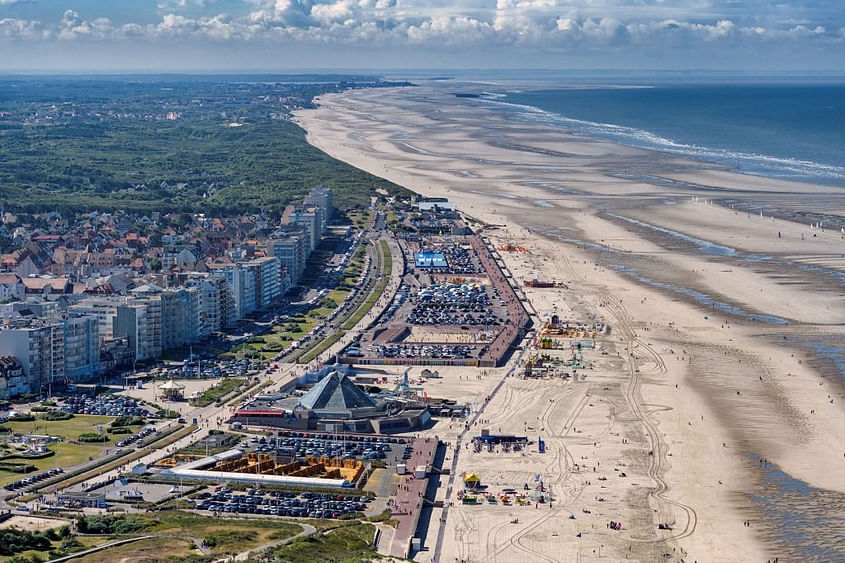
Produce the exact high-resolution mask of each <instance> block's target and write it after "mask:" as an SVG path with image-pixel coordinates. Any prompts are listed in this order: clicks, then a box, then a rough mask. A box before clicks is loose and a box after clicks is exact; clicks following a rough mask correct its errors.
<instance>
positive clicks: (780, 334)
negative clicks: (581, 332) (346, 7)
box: [297, 86, 845, 561]
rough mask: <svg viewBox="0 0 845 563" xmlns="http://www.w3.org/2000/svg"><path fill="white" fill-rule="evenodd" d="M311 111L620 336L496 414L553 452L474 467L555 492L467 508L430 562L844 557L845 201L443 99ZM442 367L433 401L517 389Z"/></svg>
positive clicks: (340, 146) (544, 293) (418, 97)
mask: <svg viewBox="0 0 845 563" xmlns="http://www.w3.org/2000/svg"><path fill="white" fill-rule="evenodd" d="M297 120H298V121H299V123H300V124H301V125H302V126H303V127H304V128H305V129H306V130H307V131H308V138H309V141H310V142H311V143H312V144H314V145H315V146H317V147H319V148H321V149H323V150H324V151H326V152H327V153H329V154H330V155H332V156H334V157H336V158H339V159H341V160H344V161H346V162H349V163H351V164H353V165H355V166H357V167H359V168H362V169H364V170H367V171H369V172H371V173H373V174H376V175H378V176H381V177H384V178H386V179H388V180H391V181H393V182H396V183H398V184H401V185H404V186H406V187H408V188H410V189H412V190H414V191H416V192H418V193H420V194H422V195H426V196H444V197H448V198H450V199H451V200H453V201H454V202H455V203H456V204H457V206H458V208H459V209H460V210H461V211H462V212H464V213H466V214H467V215H468V216H470V217H472V218H475V219H476V220H478V221H479V222H481V223H483V224H486V225H488V227H486V228H484V229H482V232H483V234H484V235H485V236H487V237H488V238H489V239H490V240H491V242H492V243H493V244H496V245H499V244H517V245H520V246H523V247H525V248H527V249H528V252H527V253H502V254H503V259H504V261H505V262H506V264H507V265H508V267H509V268H510V270H511V271H512V272H513V274H514V277H515V278H516V279H517V280H518V281H521V280H524V279H532V278H540V279H548V278H551V279H556V280H559V281H563V282H566V283H567V284H568V286H569V287H568V289H564V288H559V289H544V290H527V294H528V297H529V299H530V301H531V304H532V306H533V307H534V309H536V311H537V315H538V318H544V316H546V315H550V314H552V313H559V314H565V315H571V316H572V317H574V318H590V317H593V316H598V317H602V318H603V319H604V320H605V321H606V322H607V323H608V325H609V326H610V327H611V331H610V334H609V335H607V336H605V337H604V338H603V339H600V341H599V344H598V348H597V350H595V351H592V355H591V362H592V368H591V369H589V370H587V372H586V374H587V376H586V378H583V379H578V380H574V381H573V380H571V379H570V380H562V379H543V380H533V379H521V378H518V377H515V376H514V377H510V378H508V379H507V380H506V381H505V383H504V385H503V386H502V387H501V389H500V390H499V392H498V393H497V394H496V395H495V396H494V397H493V398H492V400H491V401H490V402H489V404H488V405H487V407H486V408H485V410H484V412H483V415H482V416H481V417H480V418H481V419H482V420H486V421H489V422H485V423H483V424H480V425H479V428H478V430H479V431H480V430H481V428H482V427H485V428H491V429H492V430H493V431H498V429H500V428H501V431H502V432H510V433H521V434H526V435H529V436H531V437H532V439H534V440H536V438H537V437H540V436H542V437H543V438H544V439H545V440H546V441H547V443H548V446H549V449H548V451H547V453H545V454H539V453H537V452H536V445H535V446H534V449H533V451H529V452H528V453H527V454H526V455H525V456H522V455H520V454H512V453H511V454H503V453H502V452H498V453H490V452H479V453H474V452H469V451H462V452H461V454H460V455H459V458H458V470H459V471H477V472H479V473H480V474H482V477H483V479H484V480H485V482H487V483H488V484H489V485H490V487H491V490H495V489H497V488H502V487H514V488H517V487H520V488H521V487H522V486H523V485H524V484H525V483H527V482H529V481H533V479H534V477H535V476H537V475H539V476H541V478H542V479H543V480H544V483H545V484H547V485H548V486H549V487H550V488H551V490H552V492H553V495H554V497H555V499H556V502H555V503H553V505H552V506H548V505H544V506H538V507H536V508H535V507H534V506H529V507H519V508H517V507H514V506H502V505H496V506H483V507H479V506H462V505H456V506H455V507H453V509H452V510H450V511H449V512H448V517H447V521H446V523H445V525H444V529H445V530H448V532H447V533H445V536H444V538H443V542H442V544H439V545H438V544H437V531H438V530H439V522H438V521H437V519H438V517H439V516H440V514H439V513H437V512H435V514H434V515H433V518H432V526H430V527H429V534H428V536H427V539H426V544H427V545H429V546H430V548H431V549H430V550H429V551H424V552H421V553H420V554H418V555H417V559H419V560H425V559H426V558H431V557H432V555H433V554H434V553H437V554H438V555H439V556H440V560H441V561H453V560H455V559H456V558H457V559H459V560H470V561H497V560H498V561H514V560H530V561H577V560H593V559H600V558H610V559H625V558H629V559H639V560H643V561H654V560H656V559H658V558H662V557H663V556H664V555H667V556H668V557H671V558H673V560H677V559H680V558H681V557H683V558H684V560H686V561H693V560H698V561H713V560H728V561H762V560H766V559H772V558H774V557H781V558H783V559H790V560H803V559H808V558H813V557H816V558H818V557H821V558H822V559H827V560H833V559H842V558H843V557H845V551H843V549H844V548H843V547H842V546H843V545H845V520H844V519H843V518H844V517H843V513H842V511H841V510H840V511H838V512H837V507H842V506H845V500H843V499H845V440H843V438H842V436H845V416H843V415H845V411H843V404H845V395H843V386H842V374H841V373H839V372H838V370H837V369H836V368H835V364H834V363H833V360H831V359H829V358H826V357H824V354H825V353H827V352H826V351H830V350H833V352H831V354H833V353H834V352H836V351H837V350H839V353H841V347H842V342H845V334H843V333H844V332H845V329H843V324H845V297H843V293H845V292H843V285H845V283H843V279H845V278H844V277H843V273H845V258H843V255H845V240H843V237H842V235H841V233H839V231H838V229H831V228H829V226H830V223H828V228H823V227H824V225H822V226H820V227H816V226H813V227H811V226H810V223H818V222H819V221H820V220H823V219H819V218H820V217H827V218H828V221H830V218H831V217H834V216H835V215H836V214H837V213H840V212H841V211H842V206H843V205H842V202H841V199H842V198H841V196H840V195H839V194H840V193H841V190H840V189H838V188H830V187H821V186H813V185H808V184H799V183H793V182H785V181H774V180H769V179H765V178H759V177H753V176H747V175H742V174H737V173H734V172H732V171H730V170H728V169H727V168H725V167H724V166H719V165H714V164H710V163H704V162H696V161H692V160H686V159H682V158H679V157H676V156H673V155H667V154H660V153H654V152H649V151H645V150H640V149H635V148H630V147H621V146H618V145H615V144H612V143H608V142H604V141H598V140H593V139H586V138H583V137H575V136H572V135H568V134H567V133H566V132H565V131H562V130H560V129H558V128H554V127H550V126H546V125H543V124H541V123H536V124H533V123H525V122H517V121H514V120H512V119H508V118H506V117H504V116H503V115H502V114H500V113H496V112H493V111H490V110H489V109H488V108H485V107H484V106H483V104H480V103H479V102H477V101H473V100H466V99H459V98H455V97H454V96H452V95H450V94H448V93H447V92H445V91H444V90H440V89H438V88H437V87H429V86H422V87H419V88H409V89H396V90H382V89H379V90H369V91H368V90H356V91H352V92H347V93H343V94H338V95H329V96H325V97H324V98H323V99H321V100H320V107H319V108H318V109H316V110H305V111H301V112H299V113H298V114H297ZM761 209H762V210H763V216H762V217H761V216H760V210H761ZM819 343H825V344H824V345H822V344H819ZM837 343H838V346H839V347H840V348H837ZM825 346H827V348H826V347H825ZM443 373H444V378H443V380H439V381H436V382H429V383H427V384H426V385H427V386H430V387H432V389H433V390H432V391H430V392H429V393H430V394H432V395H433V394H434V392H435V391H434V390H436V392H437V393H438V396H449V395H450V394H452V398H455V397H466V396H469V387H467V384H470V385H471V384H473V383H475V385H476V391H475V392H476V393H477V394H478V395H477V396H482V395H484V394H485V393H487V392H489V391H488V390H489V389H492V388H494V387H495V383H496V382H497V379H496V378H500V377H501V370H497V371H496V372H493V373H490V374H488V375H485V376H484V377H482V378H481V379H479V380H478V381H477V382H473V381H472V378H473V377H472V376H469V375H467V374H466V372H460V371H458V372H450V371H449V370H444V372H443ZM462 374H463V375H462ZM461 377H464V378H468V379H460V378H461ZM456 378H458V381H453V380H454V379H456ZM453 387H454V388H453ZM471 430H472V431H474V429H471ZM432 432H433V433H436V434H438V435H440V436H441V437H442V436H446V437H447V439H449V438H450V437H452V438H454V437H456V436H457V433H458V428H453V429H448V428H445V427H444V426H441V425H438V426H436V427H435V428H434V429H433V431H432ZM529 449H530V448H529ZM449 455H450V456H451V455H454V454H453V453H450V454H449ZM622 473H624V474H625V477H621V474H622ZM600 477H602V478H603V479H601V480H600V479H599V478H600ZM440 494H443V492H442V491H441V492H440ZM599 499H601V500H599ZM820 499H824V500H825V503H826V505H827V506H828V507H829V509H828V508H825V507H823V506H819V505H818V500H820ZM444 500H445V501H446V502H447V503H448V502H450V501H451V502H454V500H455V499H454V497H453V498H451V499H444ZM573 516H574V518H572V517H573ZM515 519H518V523H512V521H513V520H515ZM610 520H615V521H622V522H623V529H622V530H610V529H609V528H608V527H607V522H608V521H610ZM822 522H824V525H820V524H821V523H822ZM658 524H669V525H670V527H671V528H672V529H671V530H660V529H658ZM579 534H580V536H579ZM813 546H816V548H813ZM818 546H823V547H821V548H819V547H818ZM837 546H838V547H837ZM812 549H821V551H815V552H814V551H812ZM684 554H685V555H684ZM820 554H821V555H820Z"/></svg>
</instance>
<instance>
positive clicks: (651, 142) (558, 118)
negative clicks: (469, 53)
mask: <svg viewBox="0 0 845 563" xmlns="http://www.w3.org/2000/svg"><path fill="white" fill-rule="evenodd" d="M480 101H483V102H486V103H488V104H490V105H494V106H499V107H501V108H503V109H506V110H511V113H512V115H515V116H517V117H519V118H522V119H526V120H529V121H534V122H540V123H544V124H547V125H558V126H564V127H566V128H567V129H569V130H570V131H571V132H572V133H575V134H581V135H585V136H593V137H599V138H602V139H605V140H609V141H615V142H619V143H621V144H625V145H632V146H635V147H639V148H645V149H652V150H658V151H662V152H668V153H672V154H678V155H682V156H688V157H691V158H695V159H698V160H707V161H712V162H718V163H722V164H729V165H731V166H735V167H737V168H738V169H740V170H741V171H744V172H750V173H753V174H760V175H765V176H774V177H782V178H793V179H794V178H802V177H807V178H814V179H818V180H828V181H835V182H837V183H841V182H845V167H843V166H836V165H833V164H825V163H822V162H815V161H811V160H803V159H797V158H784V157H777V156H772V155H767V154H759V153H751V152H741V151H732V150H729V149H722V148H714V147H707V146H700V145H694V144H687V143H682V142H679V141H676V140H674V139H669V138H667V137H662V136H660V135H657V134H656V133H653V132H651V131H647V130H645V129H637V128H635V127H628V126H625V125H617V124H614V123H601V122H596V121H587V120H583V119H576V118H573V117H567V116H565V115H561V114H559V113H554V112H550V111H546V110H544V109H541V108H538V107H535V106H530V105H525V104H517V103H514V102H506V101H502V100H501V99H491V98H481V99H480Z"/></svg>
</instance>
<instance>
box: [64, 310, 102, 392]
mask: <svg viewBox="0 0 845 563" xmlns="http://www.w3.org/2000/svg"><path fill="white" fill-rule="evenodd" d="M58 323H59V324H60V325H61V327H62V341H63V343H64V351H63V356H64V362H65V365H64V377H65V381H67V382H77V381H85V380H88V379H91V378H93V377H96V376H98V375H99V374H100V330H99V323H98V321H97V318H96V317H89V316H78V317H70V316H69V317H68V318H66V319H61V320H59V321H58ZM54 381H55V379H54Z"/></svg>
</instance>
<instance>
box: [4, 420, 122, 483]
mask: <svg viewBox="0 0 845 563" xmlns="http://www.w3.org/2000/svg"><path fill="white" fill-rule="evenodd" d="M112 420H114V417H111V416H93V415H76V416H74V417H73V418H71V419H70V420H35V421H33V422H7V423H6V424H5V426H8V427H10V428H11V429H12V433H21V434H48V435H50V436H57V437H59V438H62V439H63V440H64V441H63V442H58V443H54V444H50V446H49V448H50V449H51V450H53V451H54V452H56V455H53V456H50V457H46V458H44V459H35V460H22V459H12V460H10V461H13V462H16V463H22V462H24V461H25V462H26V463H30V464H32V465H34V466H35V467H37V468H38V470H39V471H44V470H46V469H52V468H53V467H63V468H68V467H72V466H74V465H79V464H81V463H84V462H86V461H88V459H89V458H94V457H97V456H99V455H101V454H103V453H105V450H106V449H109V450H113V449H114V441H115V440H120V439H121V436H120V435H118V436H111V435H108V434H107V435H108V436H109V440H108V441H107V442H103V443H86V444H82V443H80V444H71V443H70V441H71V440H76V439H77V438H79V436H80V434H85V433H86V432H99V431H100V428H102V430H103V432H102V433H103V434H106V432H105V430H106V427H107V426H108V424H109V423H110V422H111V421H112ZM9 438H10V436H9V435H5V436H2V437H0V442H4V441H6V440H8V439H9ZM22 477H24V475H22V474H20V473H10V472H7V471H0V486H3V485H5V484H7V483H11V482H12V481H17V480H18V479H21V478H22Z"/></svg>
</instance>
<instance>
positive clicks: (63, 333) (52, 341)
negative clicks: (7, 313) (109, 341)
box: [0, 316, 100, 393]
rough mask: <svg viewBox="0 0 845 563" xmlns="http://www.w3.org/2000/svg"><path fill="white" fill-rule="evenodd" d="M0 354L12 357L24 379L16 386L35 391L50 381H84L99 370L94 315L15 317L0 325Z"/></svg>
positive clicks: (98, 351)
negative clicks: (39, 317) (1, 326)
mask: <svg viewBox="0 0 845 563" xmlns="http://www.w3.org/2000/svg"><path fill="white" fill-rule="evenodd" d="M0 356H11V357H14V358H15V359H16V360H17V361H18V362H19V363H20V366H21V371H22V374H23V376H25V379H26V382H25V383H21V382H18V383H16V384H15V387H16V388H18V389H23V388H26V389H27V391H23V392H31V393H34V392H37V391H39V390H40V389H41V388H42V387H44V386H48V385H50V384H52V383H66V382H75V381H84V380H87V379H90V378H92V377H95V376H97V375H99V373H100V337H99V330H98V324H97V319H96V318H94V317H89V316H79V317H73V316H70V317H67V318H63V319H18V320H16V321H12V322H10V323H8V324H6V325H4V327H3V328H2V329H0Z"/></svg>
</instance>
